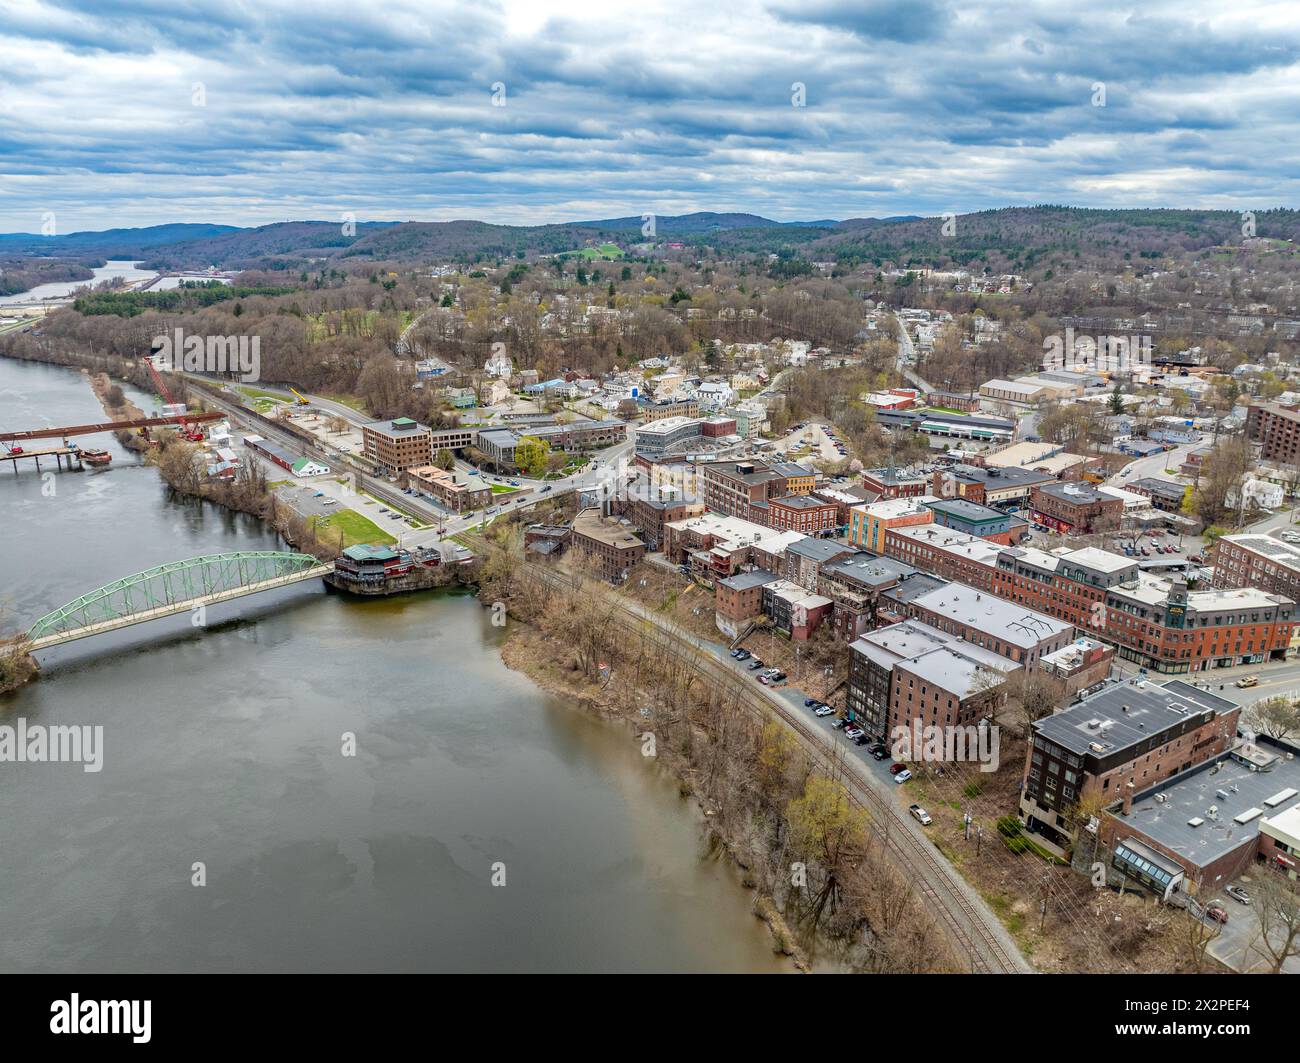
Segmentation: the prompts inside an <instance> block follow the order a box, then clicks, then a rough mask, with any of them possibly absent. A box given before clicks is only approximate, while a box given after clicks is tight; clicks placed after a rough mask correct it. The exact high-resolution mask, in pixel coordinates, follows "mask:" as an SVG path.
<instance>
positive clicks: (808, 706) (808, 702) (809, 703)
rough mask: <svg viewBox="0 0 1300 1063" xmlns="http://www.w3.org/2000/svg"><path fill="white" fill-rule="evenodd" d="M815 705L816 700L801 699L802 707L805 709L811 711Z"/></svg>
mask: <svg viewBox="0 0 1300 1063" xmlns="http://www.w3.org/2000/svg"><path fill="white" fill-rule="evenodd" d="M816 704H817V699H816V698H804V699H803V707H804V708H805V709H811V708H812V707H813V706H814V705H816Z"/></svg>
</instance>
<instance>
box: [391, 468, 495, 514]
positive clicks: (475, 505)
mask: <svg viewBox="0 0 1300 1063" xmlns="http://www.w3.org/2000/svg"><path fill="white" fill-rule="evenodd" d="M406 486H407V487H409V488H411V490H413V491H419V492H421V493H423V494H426V495H428V496H429V497H430V498H433V499H434V500H435V501H437V502H439V503H441V504H442V505H443V506H445V507H446V508H447V509H450V510H452V511H453V512H455V513H464V512H465V511H466V510H469V509H483V508H484V507H486V506H489V505H491V503H492V488H490V487H489V486H488V485H487V484H485V483H484V482H483V481H482V479H481V478H479V477H477V476H476V477H473V478H471V477H467V476H458V475H457V474H456V473H455V472H448V471H446V470H444V469H440V468H438V467H437V466H436V465H421V466H418V467H417V468H414V469H407V470H406Z"/></svg>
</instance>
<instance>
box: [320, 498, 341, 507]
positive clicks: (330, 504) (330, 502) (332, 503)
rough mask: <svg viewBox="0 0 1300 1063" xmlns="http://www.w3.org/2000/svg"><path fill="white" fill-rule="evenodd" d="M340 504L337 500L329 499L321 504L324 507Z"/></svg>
mask: <svg viewBox="0 0 1300 1063" xmlns="http://www.w3.org/2000/svg"><path fill="white" fill-rule="evenodd" d="M338 504H339V500H338V499H337V498H327V499H325V501H324V502H322V503H321V505H322V506H337V505H338Z"/></svg>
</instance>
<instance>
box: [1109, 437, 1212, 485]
mask: <svg viewBox="0 0 1300 1063" xmlns="http://www.w3.org/2000/svg"><path fill="white" fill-rule="evenodd" d="M1203 445H1204V444H1203V443H1184V444H1183V445H1182V446H1179V447H1175V448H1174V449H1173V450H1166V451H1163V452H1161V453H1159V454H1152V455H1151V456H1150V457H1149V458H1134V459H1133V460H1132V461H1131V462H1129V463H1128V464H1127V465H1125V466H1124V468H1122V469H1120V470H1119V472H1117V473H1115V475H1114V476H1112V477H1111V478H1110V479H1109V480H1107V481H1106V482H1107V483H1108V484H1109V485H1110V486H1111V487H1124V486H1125V485H1127V484H1130V483H1132V482H1133V481H1134V480H1140V479H1142V478H1143V477H1144V476H1154V477H1156V479H1158V480H1168V479H1171V478H1172V479H1175V480H1177V481H1178V482H1179V483H1186V482H1188V481H1187V478H1186V477H1185V476H1183V475H1182V474H1181V473H1179V472H1177V470H1178V469H1180V468H1181V467H1182V464H1183V462H1185V461H1186V460H1187V455H1188V454H1190V453H1191V452H1192V451H1193V450H1195V449H1196V448H1197V447H1200V446H1203ZM1166 469H1173V470H1175V473H1174V475H1173V476H1172V477H1171V476H1170V474H1168V473H1166V472H1165V470H1166Z"/></svg>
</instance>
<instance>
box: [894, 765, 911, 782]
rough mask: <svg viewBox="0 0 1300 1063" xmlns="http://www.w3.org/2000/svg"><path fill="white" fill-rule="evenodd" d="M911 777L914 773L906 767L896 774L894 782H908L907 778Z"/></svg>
mask: <svg viewBox="0 0 1300 1063" xmlns="http://www.w3.org/2000/svg"><path fill="white" fill-rule="evenodd" d="M911 777H912V773H911V772H910V771H908V770H907V769H906V768H904V769H903V770H902V771H900V772H899V773H898V774H897V775H895V776H894V782H899V783H901V782H907V780H908V779H910V778H911Z"/></svg>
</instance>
